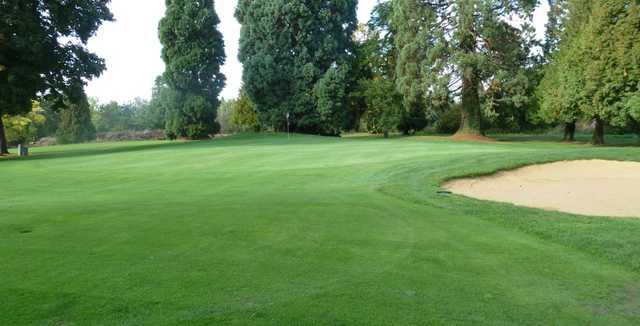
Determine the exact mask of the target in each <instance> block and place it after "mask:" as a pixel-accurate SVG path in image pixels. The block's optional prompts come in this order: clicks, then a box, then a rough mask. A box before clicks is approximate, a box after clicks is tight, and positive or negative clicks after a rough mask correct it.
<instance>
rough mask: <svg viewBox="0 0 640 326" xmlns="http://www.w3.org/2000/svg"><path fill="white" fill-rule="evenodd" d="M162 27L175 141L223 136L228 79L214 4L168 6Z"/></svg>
mask: <svg viewBox="0 0 640 326" xmlns="http://www.w3.org/2000/svg"><path fill="white" fill-rule="evenodd" d="M166 7H167V11H166V14H165V17H164V18H163V19H162V20H161V21H160V28H159V30H160V41H161V43H162V45H163V49H162V58H163V60H164V62H165V64H166V70H165V73H164V75H163V80H164V82H166V83H167V85H168V86H169V87H170V88H171V89H172V92H170V94H167V98H166V100H167V101H166V106H165V110H166V119H167V121H166V130H165V131H166V133H167V136H168V137H169V138H172V139H174V138H190V139H201V138H206V137H209V136H212V135H214V134H215V133H217V132H218V131H219V126H218V124H217V122H216V111H217V109H218V105H219V101H218V95H219V94H220V92H221V91H222V89H223V88H224V84H225V77H224V75H223V74H222V72H221V71H220V68H221V66H222V65H223V64H224V61H225V58H226V56H225V52H224V42H223V40H222V35H221V34H220V32H219V31H218V30H217V25H218V24H219V23H220V20H219V19H218V15H217V14H216V12H215V8H214V4H213V0H203V1H191V0H166Z"/></svg>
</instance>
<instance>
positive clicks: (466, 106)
mask: <svg viewBox="0 0 640 326" xmlns="http://www.w3.org/2000/svg"><path fill="white" fill-rule="evenodd" d="M470 74H475V72H471V73H470ZM478 89H479V85H478V82H477V81H476V78H475V76H472V77H466V76H465V77H463V80H462V110H461V120H460V129H458V132H456V134H464V135H483V134H484V133H483V131H482V115H481V112H480V96H479V95H478Z"/></svg>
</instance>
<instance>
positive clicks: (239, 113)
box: [231, 88, 260, 132]
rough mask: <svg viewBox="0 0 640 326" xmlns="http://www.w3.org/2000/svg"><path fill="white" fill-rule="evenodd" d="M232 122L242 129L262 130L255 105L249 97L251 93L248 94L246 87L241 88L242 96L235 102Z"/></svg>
mask: <svg viewBox="0 0 640 326" xmlns="http://www.w3.org/2000/svg"><path fill="white" fill-rule="evenodd" d="M231 122H232V124H233V125H234V126H235V127H236V128H238V129H240V130H241V131H255V132H258V131H260V122H259V121H258V115H257V114H256V109H255V105H254V104H253V102H251V99H249V95H247V92H246V91H245V90H244V88H242V89H240V96H239V97H238V99H237V100H236V101H235V102H234V103H233V113H232V115H231Z"/></svg>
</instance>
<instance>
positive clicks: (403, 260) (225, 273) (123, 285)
mask: <svg viewBox="0 0 640 326" xmlns="http://www.w3.org/2000/svg"><path fill="white" fill-rule="evenodd" d="M582 158H602V159H617V160H640V152H638V151H637V150H636V149H635V148H595V147H590V146H580V145H564V144H554V143H482V144H474V143H458V142H450V141H447V140H442V139H431V138H397V139H381V138H353V139H337V138H321V137H313V136H300V135H295V136H294V137H293V138H292V139H291V140H287V137H286V136H282V135H258V136H256V135H244V136H234V137H230V138H226V139H219V140H214V141H208V142H190V143H165V142H131V143H114V144H87V145H74V146H61V147H51V148H43V149H35V150H34V156H32V157H30V158H28V159H11V160H0V172H1V173H2V178H3V181H2V186H1V187H0V212H2V214H0V257H1V262H0V276H1V279H2V282H1V283H0V324H2V325H19V324H45V325H47V324H54V325H57V324H71V325H74V324H75V325H91V324H104V325H113V324H118V325H162V324H193V325H212V324H238V325H239V324H248V323H252V324H259V325H289V324H316V325H317V324H328V325H354V324H367V325H411V324H415V325H424V324H562V325H569V324H575V325H584V324H602V325H612V324H616V325H623V324H629V325H632V324H638V323H640V275H639V271H640V240H639V239H640V238H639V237H638V236H637V235H638V234H639V232H640V221H639V220H637V219H608V218H589V217H582V216H572V215H568V214H562V213H554V212H546V211H543V210H537V209H527V208H519V207H516V206H513V205H509V204H499V203H491V202H484V201H479V200H474V199H468V198H464V197H461V196H456V195H446V194H439V193H438V191H439V190H440V187H439V185H440V184H441V183H442V182H443V181H445V180H448V179H451V178H454V177H459V176H465V175H478V174H487V173H491V172H493V171H496V170H498V169H506V168H513V167H517V166H522V165H525V164H531V163H534V162H545V161H556V160H569V159H582Z"/></svg>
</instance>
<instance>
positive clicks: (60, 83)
mask: <svg viewBox="0 0 640 326" xmlns="http://www.w3.org/2000/svg"><path fill="white" fill-rule="evenodd" d="M108 2H109V1H108V0H82V1H52V0H39V1H25V0H4V1H0V116H2V115H5V114H10V115H16V114H23V113H27V112H29V111H30V110H31V100H33V99H35V98H36V96H37V95H38V94H44V95H45V97H46V98H47V100H51V101H53V102H55V106H56V107H60V106H62V99H63V95H64V97H66V98H70V99H72V100H74V101H79V100H80V99H81V98H82V96H83V90H82V88H83V85H84V84H85V82H86V80H87V79H91V78H93V77H96V76H98V75H100V74H101V72H102V71H103V70H104V69H105V65H104V61H103V60H102V59H100V58H99V57H98V56H96V55H95V54H93V53H90V52H89V51H88V50H87V48H86V44H87V41H88V40H89V38H90V37H91V36H93V34H94V33H95V32H96V31H97V30H98V28H99V27H100V25H101V24H102V22H103V21H106V20H112V15H111V12H110V11H109V8H108V7H107V3H108ZM1 127H2V126H0V154H3V153H5V152H6V144H5V143H4V139H3V136H4V130H3V129H2V128H1Z"/></svg>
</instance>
